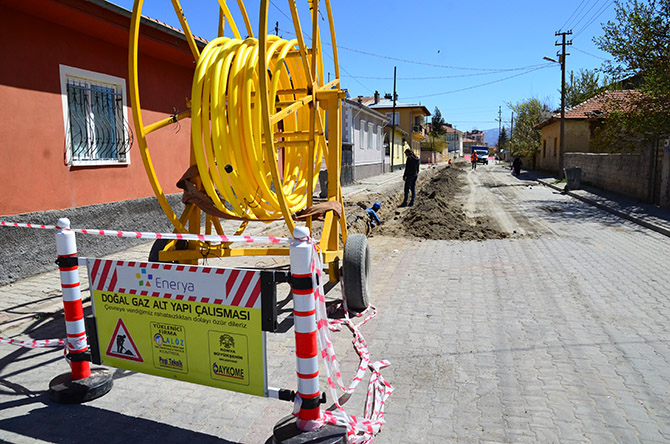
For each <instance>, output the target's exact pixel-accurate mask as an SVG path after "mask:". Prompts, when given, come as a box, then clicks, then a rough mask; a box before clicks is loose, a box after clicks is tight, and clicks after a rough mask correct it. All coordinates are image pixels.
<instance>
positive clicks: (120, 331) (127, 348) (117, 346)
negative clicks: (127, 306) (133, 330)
mask: <svg viewBox="0 0 670 444" xmlns="http://www.w3.org/2000/svg"><path fill="white" fill-rule="evenodd" d="M105 354H106V355H107V356H111V357H114V358H120V359H128V360H129V361H135V362H144V359H142V355H141V354H140V352H139V350H138V349H137V346H136V345H135V341H133V338H132V336H130V333H129V332H128V328H126V324H124V323H123V319H121V318H119V320H118V322H117V323H116V327H115V328H114V333H112V337H111V338H110V340H109V345H108V346H107V351H106V352H105Z"/></svg>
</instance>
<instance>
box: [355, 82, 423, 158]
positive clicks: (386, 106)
mask: <svg viewBox="0 0 670 444" xmlns="http://www.w3.org/2000/svg"><path fill="white" fill-rule="evenodd" d="M360 100H361V103H363V104H364V105H367V106H369V107H370V108H372V109H374V110H375V111H378V112H380V113H382V114H383V115H384V116H386V118H387V119H388V121H389V123H388V126H391V127H395V126H398V127H400V129H402V130H403V131H405V132H406V133H407V140H406V142H407V144H408V145H409V147H410V149H411V150H412V151H414V153H415V154H416V155H417V156H419V155H420V154H421V142H422V141H423V140H425V139H426V128H425V118H426V117H427V116H430V112H429V111H428V109H427V108H426V107H425V106H423V105H416V104H412V103H405V102H399V101H397V100H396V102H395V115H394V114H393V109H394V106H393V97H392V95H391V94H386V95H385V96H384V98H381V97H380V95H379V93H378V92H376V91H375V95H374V96H373V97H361V98H360ZM403 166H404V161H403ZM396 167H398V165H396V164H395V162H394V164H393V168H394V169H395V168H396Z"/></svg>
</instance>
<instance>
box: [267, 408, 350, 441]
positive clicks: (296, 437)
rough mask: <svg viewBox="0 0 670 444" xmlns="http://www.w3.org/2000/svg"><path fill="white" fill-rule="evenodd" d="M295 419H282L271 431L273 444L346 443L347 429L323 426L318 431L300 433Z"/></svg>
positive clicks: (293, 417)
mask: <svg viewBox="0 0 670 444" xmlns="http://www.w3.org/2000/svg"><path fill="white" fill-rule="evenodd" d="M296 420H297V418H296V417H295V416H293V415H291V416H287V417H285V418H282V419H281V420H280V421H279V422H278V423H277V424H275V428H274V430H273V431H272V442H273V443H274V444H303V443H309V442H313V443H319V444H345V443H346V442H347V428H346V427H343V426H334V425H330V424H324V425H323V426H322V427H321V428H320V429H319V430H315V431H313V432H303V431H301V430H300V429H299V428H298V426H297V424H296Z"/></svg>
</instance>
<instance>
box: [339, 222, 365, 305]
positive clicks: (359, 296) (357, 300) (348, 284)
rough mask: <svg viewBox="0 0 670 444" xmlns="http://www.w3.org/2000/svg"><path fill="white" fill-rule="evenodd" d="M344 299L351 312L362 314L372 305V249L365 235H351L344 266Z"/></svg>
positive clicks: (346, 245) (348, 237)
mask: <svg viewBox="0 0 670 444" xmlns="http://www.w3.org/2000/svg"><path fill="white" fill-rule="evenodd" d="M342 280H343V282H342V283H343V285H344V297H345V298H346V301H347V307H348V308H349V310H352V311H356V312H361V311H363V310H365V309H366V308H368V305H369V304H370V247H369V246H368V238H367V237H365V235H364V234H350V235H349V236H347V241H346V243H345V244H344V260H343V264H342Z"/></svg>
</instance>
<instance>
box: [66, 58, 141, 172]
mask: <svg viewBox="0 0 670 444" xmlns="http://www.w3.org/2000/svg"><path fill="white" fill-rule="evenodd" d="M59 71H60V90H61V100H62V104H63V123H64V124H63V127H64V129H65V144H66V155H65V161H66V164H67V165H68V166H92V165H93V166H94V165H130V151H128V152H127V153H125V155H124V156H123V157H121V156H119V157H118V158H117V159H87V160H81V159H74V158H73V155H72V146H71V141H70V139H71V135H70V123H69V121H70V117H69V116H70V108H69V103H68V94H67V82H68V79H76V80H80V81H83V82H86V83H92V84H95V85H100V86H106V87H110V88H113V89H114V90H115V91H116V92H117V94H121V98H122V112H123V120H124V122H123V124H122V125H121V128H122V129H123V134H121V135H120V137H123V138H124V139H127V138H128V122H129V120H128V98H127V97H126V79H124V78H122V77H116V76H112V75H108V74H102V73H98V72H95V71H89V70H86V69H80V68H75V67H73V66H67V65H59ZM87 123H88V122H87Z"/></svg>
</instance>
